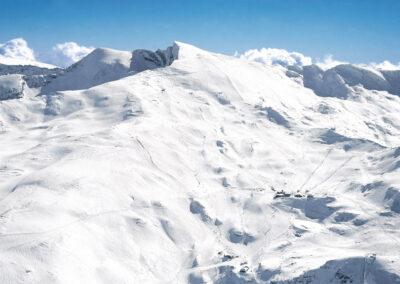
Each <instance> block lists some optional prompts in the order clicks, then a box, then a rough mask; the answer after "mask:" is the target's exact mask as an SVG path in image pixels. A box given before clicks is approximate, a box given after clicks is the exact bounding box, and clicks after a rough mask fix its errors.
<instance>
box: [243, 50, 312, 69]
mask: <svg viewBox="0 0 400 284" xmlns="http://www.w3.org/2000/svg"><path fill="white" fill-rule="evenodd" d="M235 55H237V54H235ZM239 57H240V58H242V59H246V60H250V61H256V62H261V63H264V64H268V65H282V66H285V67H286V66H289V65H296V66H304V65H310V64H312V60H311V57H308V56H304V55H303V54H301V53H299V52H289V51H287V50H285V49H278V48H261V49H250V50H248V51H246V52H245V53H243V54H241V55H240V56H239Z"/></svg>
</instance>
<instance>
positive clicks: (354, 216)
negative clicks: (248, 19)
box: [0, 43, 400, 283]
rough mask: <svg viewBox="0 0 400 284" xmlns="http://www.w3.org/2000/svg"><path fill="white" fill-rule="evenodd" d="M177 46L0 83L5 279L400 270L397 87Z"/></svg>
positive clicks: (150, 279)
mask: <svg viewBox="0 0 400 284" xmlns="http://www.w3.org/2000/svg"><path fill="white" fill-rule="evenodd" d="M174 48H175V50H176V53H175V57H176V58H174V59H175V60H174V61H173V62H172V64H171V65H170V66H165V67H163V68H156V69H153V70H147V71H146V70H145V71H143V72H140V73H135V72H134V73H128V74H126V76H124V77H123V78H121V79H119V80H114V81H111V82H108V83H105V84H100V85H97V86H94V87H92V88H89V89H83V88H85V86H91V85H93V84H96V83H101V82H103V81H104V80H105V79H106V78H105V77H102V79H101V80H98V81H96V80H95V79H94V77H95V76H93V75H94V74H95V73H86V71H85V70H86V69H85V68H84V67H85V66H86V64H88V66H89V65H90V66H95V67H96V68H90V70H91V72H92V71H93V72H94V70H97V71H98V72H101V71H100V70H103V69H102V68H103V66H104V65H103V64H100V63H97V61H96V60H95V61H96V63H92V61H91V60H92V59H91V58H90V57H91V56H93V54H92V55H89V56H88V58H86V59H83V61H82V62H83V63H82V62H81V63H79V64H78V65H77V66H76V67H74V68H75V69H76V70H79V69H80V68H82V71H74V72H81V73H79V74H82V76H83V77H82V81H78V80H77V81H75V80H74V81H69V82H68V84H67V83H61V76H60V77H58V78H60V79H58V78H57V79H55V80H54V81H53V82H51V83H50V84H49V85H48V86H49V88H50V86H51V85H52V84H54V86H56V83H55V82H56V80H60V81H59V82H60V83H57V84H59V85H57V87H54V90H57V92H42V95H40V96H36V95H29V94H27V95H26V96H24V97H23V98H21V99H18V100H4V101H0V137H1V139H0V149H1V151H0V173H1V174H0V239H1V241H0V254H1V257H0V282H1V283H23V282H28V283H400V273H399V271H400V256H399V254H398V251H399V250H400V233H399V231H398V227H399V225H400V219H399V214H400V178H399V171H400V118H399V115H398V114H399V112H400V97H399V96H396V95H394V94H391V93H389V92H387V91H382V90H381V91H378V90H368V89H367V88H365V87H363V86H362V85H360V84H356V85H354V86H348V85H347V84H346V87H348V88H349V89H348V92H349V93H348V94H349V95H348V96H346V97H345V98H346V99H343V97H338V96H329V97H326V96H319V95H316V94H315V93H314V92H313V91H312V90H311V89H310V88H306V87H304V86H303V85H302V84H301V81H299V80H294V79H293V77H288V76H287V75H286V71H287V69H285V68H282V67H279V66H266V65H263V64H260V63H256V62H253V63H252V62H248V61H244V60H242V59H238V58H234V57H227V56H224V55H220V54H214V53H211V52H207V51H204V50H200V49H198V48H196V47H193V46H190V45H186V44H183V43H176V45H175V47H174ZM97 52H99V51H97ZM102 52H103V51H102ZM95 54H96V53H95ZM116 57H117V58H120V57H119V53H118V56H116ZM113 58H115V57H113ZM123 58H126V59H127V60H126V61H124V60H123V61H120V62H121V65H120V67H121V68H120V69H118V70H124V72H125V70H126V67H127V66H128V55H126V57H125V56H124V57H123ZM113 60H114V59H113ZM85 62H87V63H86V64H85ZM113 62H114V61H113ZM80 64H82V65H80ZM97 64H99V65H97ZM106 65H107V64H106ZM107 66H109V65H107ZM129 66H130V62H129ZM97 68H98V69H97ZM107 68H108V67H107ZM107 70H108V69H107ZM301 72H303V71H301ZM67 74H68V73H66V75H64V76H69V75H67ZM299 75H300V77H301V78H302V76H303V74H299ZM65 78H67V77H65ZM342 79H343V78H342ZM107 80H113V79H112V78H110V77H108V76H107ZM62 81H63V82H66V81H68V80H67V79H65V80H64V79H63V80H62ZM63 84H65V85H63ZM86 84H87V85H86ZM62 89H69V90H68V91H60V90H62ZM74 89H82V90H74Z"/></svg>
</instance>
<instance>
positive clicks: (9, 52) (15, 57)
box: [0, 38, 94, 67]
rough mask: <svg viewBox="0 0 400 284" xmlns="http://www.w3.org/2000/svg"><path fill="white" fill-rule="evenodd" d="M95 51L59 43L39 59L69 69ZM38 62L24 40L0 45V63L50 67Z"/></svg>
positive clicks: (69, 43) (15, 40)
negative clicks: (68, 67)
mask: <svg viewBox="0 0 400 284" xmlns="http://www.w3.org/2000/svg"><path fill="white" fill-rule="evenodd" d="M93 49H94V48H93V47H86V46H82V45H78V44H77V43H76V42H65V43H59V44H56V45H55V46H54V47H53V48H52V49H51V51H50V52H49V53H47V54H45V55H44V56H40V57H39V59H40V60H41V61H43V62H45V63H48V64H52V65H55V66H59V67H67V66H69V65H71V64H73V63H75V62H77V61H79V60H80V59H82V58H83V57H85V56H86V55H87V54H88V53H90V52H92V50H93ZM37 60H38V59H37V57H36V56H35V52H34V51H33V50H32V49H31V48H30V47H29V46H28V43H27V42H26V40H24V39H23V38H15V39H12V40H10V41H7V42H6V43H0V63H3V64H10V65H13V64H15V65H28V64H32V65H39V66H43V67H48V66H46V64H42V63H40V62H37Z"/></svg>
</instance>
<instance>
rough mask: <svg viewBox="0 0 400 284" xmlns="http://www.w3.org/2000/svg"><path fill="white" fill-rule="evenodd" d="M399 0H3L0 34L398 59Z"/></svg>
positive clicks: (49, 40)
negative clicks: (269, 49) (272, 48)
mask: <svg viewBox="0 0 400 284" xmlns="http://www.w3.org/2000/svg"><path fill="white" fill-rule="evenodd" d="M399 13H400V1H398V0H381V1H378V0H375V1H372V0H358V1H355V0H353V1H351V0H336V1H328V0H304V1H300V0H275V1H272V0H271V1H270V0H236V1H234V0H231V1H230V0H224V1H222V0H203V1H201V0H198V1H189V0H186V1H184V0H169V1H167V0H164V1H151V0H146V1H145V0H142V1H133V0H131V1H127V0H113V1H106V0H103V1H89V0H80V1H77V0H47V1H44V0H43V1H39V0H0V42H5V41H7V40H10V39H12V38H15V37H23V38H25V39H26V40H27V41H28V43H29V45H30V46H31V47H32V48H33V49H34V50H35V52H37V53H39V54H40V53H45V52H47V51H48V50H49V49H51V47H52V46H54V45H55V44H56V43H61V42H66V41H75V42H77V43H79V44H81V45H86V46H95V47H112V48H116V49H124V50H132V49H136V48H150V49H156V48H159V47H161V48H163V47H165V46H167V45H170V43H171V42H173V41H174V40H179V41H183V42H188V43H191V44H194V45H196V46H199V47H201V48H205V49H209V50H212V51H216V52H222V53H226V54H233V53H234V52H235V51H239V52H243V51H245V50H247V49H251V48H261V47H275V48H284V49H287V50H290V51H298V52H301V53H304V54H305V55H308V56H311V57H313V58H323V57H324V55H327V54H333V55H334V57H335V58H337V59H340V60H344V61H350V62H354V63H359V62H371V61H375V62H380V61H383V60H385V59H387V60H390V61H393V62H399V61H400V15H399Z"/></svg>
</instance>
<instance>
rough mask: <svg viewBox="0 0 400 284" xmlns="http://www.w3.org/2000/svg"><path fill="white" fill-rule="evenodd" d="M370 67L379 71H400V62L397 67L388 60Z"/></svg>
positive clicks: (371, 64) (372, 64)
mask: <svg viewBox="0 0 400 284" xmlns="http://www.w3.org/2000/svg"><path fill="white" fill-rule="evenodd" d="M369 65H370V66H371V67H373V68H374V69H377V70H400V62H399V63H397V65H396V64H393V63H392V62H390V61H388V60H385V61H383V62H381V63H370V64H369Z"/></svg>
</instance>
